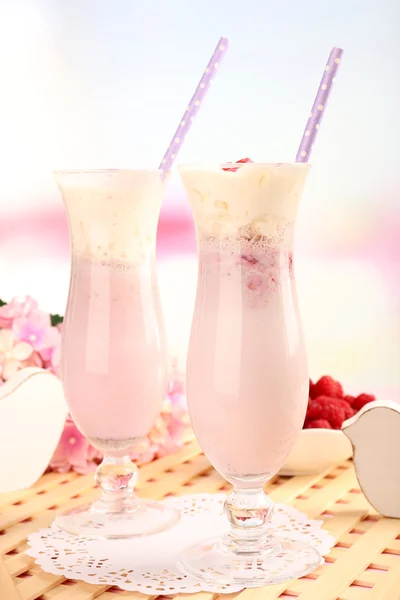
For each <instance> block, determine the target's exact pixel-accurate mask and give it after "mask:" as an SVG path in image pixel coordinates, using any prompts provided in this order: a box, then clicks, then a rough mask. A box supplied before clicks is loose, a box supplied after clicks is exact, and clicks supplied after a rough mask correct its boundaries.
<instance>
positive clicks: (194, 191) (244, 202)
mask: <svg viewBox="0 0 400 600" xmlns="http://www.w3.org/2000/svg"><path fill="white" fill-rule="evenodd" d="M231 166H232V167H236V166H238V167H239V168H238V170H237V171H236V172H231V171H224V170H223V169H222V168H221V167H220V166H219V165H217V166H215V167H206V166H204V167H201V166H200V167H197V166H187V167H181V168H180V169H179V170H180V174H181V177H182V180H183V183H184V185H185V188H186V192H187V194H188V197H189V202H190V204H191V207H192V210H193V213H194V218H195V222H196V226H197V228H198V229H199V230H200V231H201V232H203V233H206V234H214V235H227V236H229V235H232V234H237V233H240V234H243V235H250V236H257V235H262V236H266V237H274V236H275V235H281V232H282V230H284V229H287V227H288V226H290V225H292V224H293V223H294V220H295V218H296V215H297V209H298V204H299V200H300V196H301V193H302V191H303V187H304V184H305V182H306V178H307V175H308V172H309V168H310V167H309V165H306V164H296V163H293V164H262V163H246V164H242V165H241V166H239V165H237V164H234V165H231Z"/></svg>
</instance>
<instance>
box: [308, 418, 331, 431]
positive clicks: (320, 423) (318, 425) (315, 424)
mask: <svg viewBox="0 0 400 600" xmlns="http://www.w3.org/2000/svg"><path fill="white" fill-rule="evenodd" d="M305 429H332V425H331V424H330V423H329V421H327V420H326V419H315V420H314V421H310V422H309V423H307V425H306V426H305Z"/></svg>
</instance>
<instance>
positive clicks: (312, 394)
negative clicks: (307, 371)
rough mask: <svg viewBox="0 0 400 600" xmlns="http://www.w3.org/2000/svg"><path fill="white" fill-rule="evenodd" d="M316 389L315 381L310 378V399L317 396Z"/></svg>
mask: <svg viewBox="0 0 400 600" xmlns="http://www.w3.org/2000/svg"><path fill="white" fill-rule="evenodd" d="M314 389H315V383H313V382H312V380H311V379H310V383H309V388H308V396H309V397H308V401H310V398H312V399H314V398H316V395H315V393H314Z"/></svg>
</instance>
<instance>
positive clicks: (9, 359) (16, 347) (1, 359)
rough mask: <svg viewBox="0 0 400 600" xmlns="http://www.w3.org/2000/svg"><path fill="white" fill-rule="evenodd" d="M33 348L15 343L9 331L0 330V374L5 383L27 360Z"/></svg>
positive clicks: (26, 344) (14, 338)
mask: <svg viewBox="0 0 400 600" xmlns="http://www.w3.org/2000/svg"><path fill="white" fill-rule="evenodd" d="M32 352H33V348H32V346H31V345H30V344H28V343H27V342H17V340H16V337H15V335H14V334H13V332H12V331H11V330H10V329H2V330H0V373H1V377H2V378H3V379H4V380H5V381H6V380H7V379H9V378H10V377H11V376H12V375H14V373H16V372H17V371H18V370H19V369H20V368H21V366H22V365H21V362H22V361H24V360H27V359H28V358H29V357H30V356H31V354H32Z"/></svg>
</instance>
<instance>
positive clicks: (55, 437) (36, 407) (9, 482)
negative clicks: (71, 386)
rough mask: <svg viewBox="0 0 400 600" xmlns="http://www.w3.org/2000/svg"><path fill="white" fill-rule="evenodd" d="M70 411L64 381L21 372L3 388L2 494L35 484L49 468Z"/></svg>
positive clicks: (0, 415) (34, 371) (39, 371)
mask: <svg viewBox="0 0 400 600" xmlns="http://www.w3.org/2000/svg"><path fill="white" fill-rule="evenodd" d="M67 413H68V409H67V405H66V402H65V399H64V393H63V389H62V385H61V382H60V380H59V379H58V378H57V377H56V376H55V375H53V374H52V373H49V372H48V371H45V370H43V369H39V368H36V367H28V368H26V369H22V370H21V371H18V373H16V374H15V375H14V376H13V377H12V378H11V379H10V380H8V381H7V382H6V383H4V385H3V386H2V387H1V388H0V493H4V492H11V491H14V490H20V489H24V488H27V487H30V486H31V485H33V484H34V483H35V482H36V481H37V480H38V479H39V477H40V476H41V475H42V474H43V472H44V471H45V470H46V468H47V466H48V464H49V462H50V459H51V457H52V455H53V452H54V450H55V449H56V447H57V444H58V441H59V439H60V437H61V433H62V431H63V428H64V423H65V419H66V416H67Z"/></svg>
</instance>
